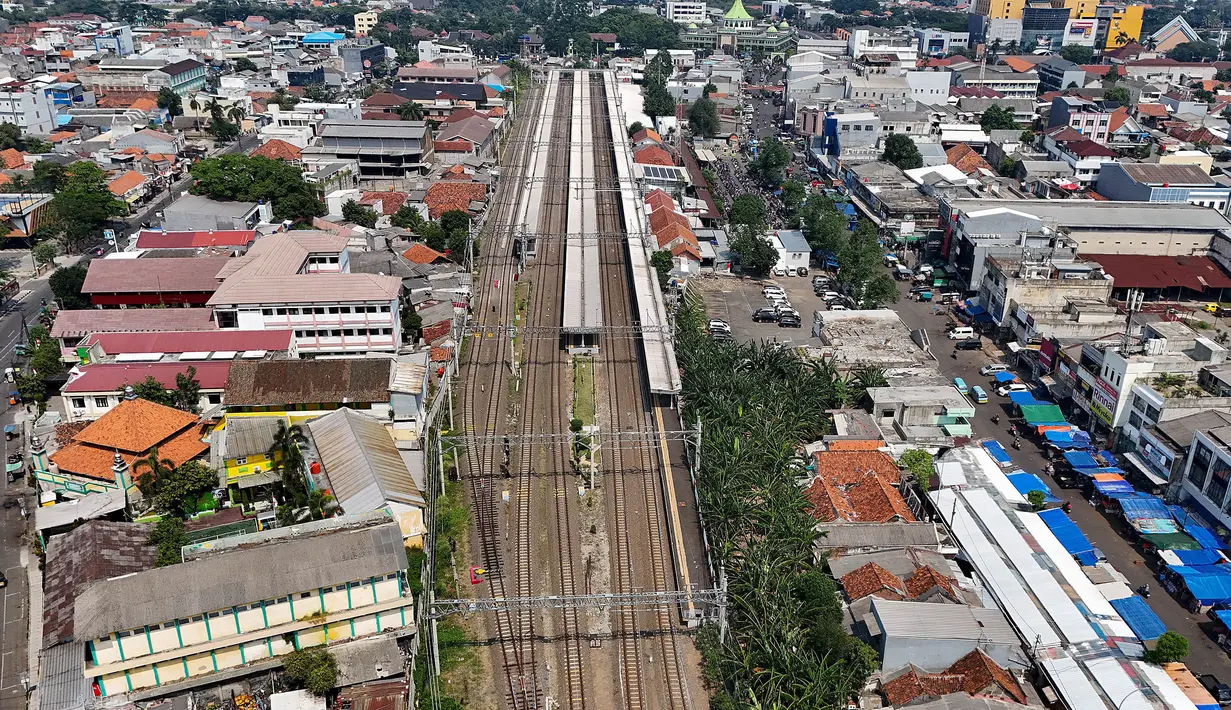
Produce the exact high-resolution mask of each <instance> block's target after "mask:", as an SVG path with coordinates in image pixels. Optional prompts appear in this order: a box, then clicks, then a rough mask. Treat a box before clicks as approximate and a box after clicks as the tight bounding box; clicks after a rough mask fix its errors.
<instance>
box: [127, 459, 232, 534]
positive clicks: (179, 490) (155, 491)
mask: <svg viewBox="0 0 1231 710" xmlns="http://www.w3.org/2000/svg"><path fill="white" fill-rule="evenodd" d="M151 454H156V452H154V451H151ZM137 463H140V464H142V469H143V470H145V469H149V470H148V472H147V473H144V474H142V475H141V477H140V478H139V479H138V480H137V486H138V487H139V488H140V489H141V494H142V495H143V496H145V498H146V499H147V500H148V501H149V502H150V505H151V507H152V508H153V509H154V511H156V512H157V513H158V514H160V515H170V516H174V517H177V518H183V517H184V516H187V515H192V514H193V513H196V512H197V511H198V510H199V509H200V508H201V498H202V497H203V496H205V495H207V494H208V495H210V496H212V495H213V491H214V489H216V488H218V472H217V471H215V470H214V469H212V468H210V466H209V465H208V464H206V463H205V462H204V461H185V462H184V463H182V464H180V465H179V466H174V465H172V463H171V461H170V460H168V459H161V460H158V461H157V462H156V464H157V466H156V468H155V467H154V464H155V462H153V461H150V459H149V458H145V459H138V461H137ZM133 469H134V473H135V471H136V464H134V466H133Z"/></svg>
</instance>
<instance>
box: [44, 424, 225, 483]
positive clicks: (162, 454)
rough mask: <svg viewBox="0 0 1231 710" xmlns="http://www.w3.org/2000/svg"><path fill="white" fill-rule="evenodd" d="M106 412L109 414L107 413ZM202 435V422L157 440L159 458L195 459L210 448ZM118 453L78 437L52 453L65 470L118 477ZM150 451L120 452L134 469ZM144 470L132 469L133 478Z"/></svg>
mask: <svg viewBox="0 0 1231 710" xmlns="http://www.w3.org/2000/svg"><path fill="white" fill-rule="evenodd" d="M108 414H110V412H108ZM103 416H104V418H105V417H106V415H103ZM193 420H194V422H195V421H196V417H193ZM98 421H102V419H99V420H98ZM97 423H98V422H95V424H97ZM202 436H203V432H202V427H201V426H200V425H199V424H196V425H194V426H189V427H187V428H186V429H184V430H183V431H181V432H179V433H177V434H175V435H174V436H172V437H170V438H169V439H165V440H163V441H161V442H157V447H158V458H160V459H167V460H169V461H170V462H171V465H173V466H179V465H180V464H182V463H184V462H185V461H189V460H191V459H194V458H196V457H197V456H200V455H201V454H203V453H205V452H206V451H209V444H207V443H205V442H204V441H202V440H201V438H202ZM116 453H117V452H116V450H115V449H112V448H108V447H103V446H94V445H92V444H83V443H78V442H76V441H74V442H73V443H70V444H69V445H67V446H65V447H63V448H61V449H60V450H59V451H57V452H55V453H54V454H52V455H51V456H50V459H51V460H52V461H53V462H55V464H56V465H57V466H59V467H60V470H61V471H63V472H65V473H73V474H77V475H79V476H86V477H88V478H96V479H99V480H103V481H114V480H115V473H114V472H113V471H112V470H111V466H112V465H113V464H114V463H115V454H116ZM148 453H149V449H146V450H144V451H139V452H137V453H124V452H122V451H121V452H119V454H120V458H121V459H123V460H124V463H126V464H128V466H129V468H130V470H131V469H132V466H133V462H134V461H136V460H137V459H141V458H145V456H146V455H147V454H148ZM144 471H145V469H144V467H142V468H140V469H138V470H135V471H132V476H133V479H134V480H136V479H137V478H138V477H140V476H141V474H142V473H143V472H144Z"/></svg>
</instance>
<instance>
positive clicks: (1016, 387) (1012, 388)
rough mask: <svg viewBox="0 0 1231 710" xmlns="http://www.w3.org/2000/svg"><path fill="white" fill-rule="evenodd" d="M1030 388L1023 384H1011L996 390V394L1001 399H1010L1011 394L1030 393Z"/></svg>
mask: <svg viewBox="0 0 1231 710" xmlns="http://www.w3.org/2000/svg"><path fill="white" fill-rule="evenodd" d="M1029 391H1030V388H1029V387H1027V386H1026V385H1024V384H1022V383H1021V382H1010V383H1009V384H1007V385H1003V386H1001V387H997V388H996V394H998V395H1000V396H1001V397H1008V396H1009V393H1010V392H1029Z"/></svg>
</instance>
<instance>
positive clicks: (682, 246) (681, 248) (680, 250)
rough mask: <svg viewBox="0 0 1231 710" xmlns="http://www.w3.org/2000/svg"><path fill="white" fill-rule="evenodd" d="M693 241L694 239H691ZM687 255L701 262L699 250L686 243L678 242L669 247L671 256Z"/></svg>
mask: <svg viewBox="0 0 1231 710" xmlns="http://www.w3.org/2000/svg"><path fill="white" fill-rule="evenodd" d="M693 238H694V239H695V238H696V237H693ZM684 254H687V255H689V256H691V257H692V258H693V259H695V260H697V261H701V250H700V249H699V248H697V247H696V246H695V245H693V244H689V243H688V242H680V243H679V244H676V245H675V246H673V247H671V256H683V255H684Z"/></svg>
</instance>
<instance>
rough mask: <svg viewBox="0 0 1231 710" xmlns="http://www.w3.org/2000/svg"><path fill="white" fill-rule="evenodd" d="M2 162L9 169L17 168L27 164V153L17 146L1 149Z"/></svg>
mask: <svg viewBox="0 0 1231 710" xmlns="http://www.w3.org/2000/svg"><path fill="white" fill-rule="evenodd" d="M0 162H3V164H4V167H5V168H6V169H8V170H16V169H17V168H20V167H23V166H24V165H25V164H26V154H25V153H23V152H21V151H20V150H17V149H16V148H8V149H6V150H0Z"/></svg>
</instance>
